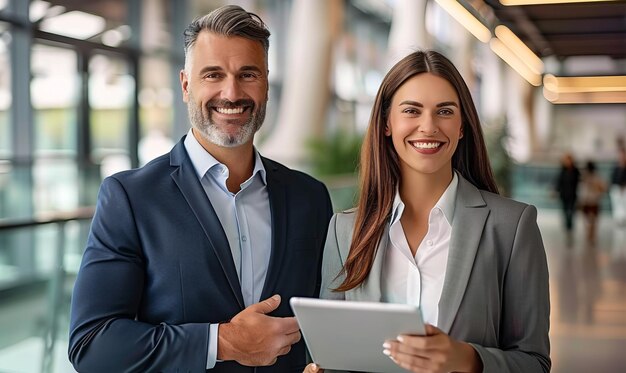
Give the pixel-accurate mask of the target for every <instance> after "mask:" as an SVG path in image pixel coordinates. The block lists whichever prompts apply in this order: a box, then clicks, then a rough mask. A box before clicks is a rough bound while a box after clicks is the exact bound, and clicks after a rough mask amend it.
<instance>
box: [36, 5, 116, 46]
mask: <svg viewBox="0 0 626 373" xmlns="http://www.w3.org/2000/svg"><path fill="white" fill-rule="evenodd" d="M105 25H106V21H105V20H104V18H102V17H100V16H96V15H93V14H89V13H85V12H80V11H77V10H73V11H71V12H67V13H63V14H60V15H58V16H55V17H51V18H46V19H44V20H43V21H42V22H41V27H40V28H41V30H42V31H46V32H50V33H53V34H60V35H64V36H69V37H71V38H75V39H81V40H85V39H89V38H90V37H92V36H94V35H96V34H99V33H101V32H102V31H103V30H104V27H105Z"/></svg>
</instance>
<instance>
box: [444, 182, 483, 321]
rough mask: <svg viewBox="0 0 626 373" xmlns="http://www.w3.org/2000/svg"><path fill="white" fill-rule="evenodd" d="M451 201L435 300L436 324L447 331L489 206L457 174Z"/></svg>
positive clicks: (474, 189) (469, 268)
mask: <svg viewBox="0 0 626 373" xmlns="http://www.w3.org/2000/svg"><path fill="white" fill-rule="evenodd" d="M458 188H459V189H458V193H457V198H456V202H455V205H456V207H455V212H454V221H453V223H452V237H451V238H450V249H449V252H448V266H447V269H446V275H445V280H444V283H443V290H442V292H441V299H440V300H439V319H438V322H437V324H438V327H439V328H440V329H441V330H443V331H444V332H445V333H449V332H450V328H451V327H452V324H453V322H454V319H455V317H456V314H457V312H458V309H459V306H460V305H461V300H462V299H463V295H464V294H465V289H466V287H467V283H468V281H469V276H470V273H471V272H472V267H473V265H474V258H475V257H476V252H477V251H478V245H479V243H480V238H481V236H482V231H483V228H484V225H485V221H486V220H487V216H488V215H489V209H488V208H487V206H486V203H485V201H484V199H483V198H482V196H481V194H480V192H479V191H478V189H476V187H474V186H473V185H472V184H470V183H469V182H468V181H467V180H465V179H464V178H463V177H461V176H460V175H459V186H458Z"/></svg>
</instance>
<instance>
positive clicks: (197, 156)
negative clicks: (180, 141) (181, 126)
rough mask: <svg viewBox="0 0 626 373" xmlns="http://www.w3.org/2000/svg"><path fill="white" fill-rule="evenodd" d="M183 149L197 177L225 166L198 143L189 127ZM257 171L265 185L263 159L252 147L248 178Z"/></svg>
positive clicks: (199, 177) (200, 177)
mask: <svg viewBox="0 0 626 373" xmlns="http://www.w3.org/2000/svg"><path fill="white" fill-rule="evenodd" d="M185 149H186V150H187V154H189V158H190V159H191V163H192V164H193V167H194V169H195V170H196V175H197V176H198V179H202V178H203V177H204V175H206V173H207V172H208V171H209V170H210V169H212V168H214V167H218V166H224V167H226V166H225V165H223V164H222V163H220V162H219V161H218V160H217V159H215V157H213V155H211V153H209V152H208V151H206V149H204V148H203V147H202V145H200V143H199V142H198V140H197V139H196V137H195V136H194V135H193V132H192V131H191V129H190V130H189V132H187V137H186V138H185ZM257 173H258V174H260V176H261V180H262V181H263V184H265V185H267V179H266V171H265V167H264V166H263V161H262V160H261V155H260V154H259V152H258V151H257V150H256V148H254V169H253V170H252V176H251V177H250V179H252V178H253V177H254V176H255V175H256V174H257Z"/></svg>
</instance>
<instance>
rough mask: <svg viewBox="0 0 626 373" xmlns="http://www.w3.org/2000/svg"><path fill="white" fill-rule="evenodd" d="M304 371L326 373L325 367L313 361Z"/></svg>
mask: <svg viewBox="0 0 626 373" xmlns="http://www.w3.org/2000/svg"><path fill="white" fill-rule="evenodd" d="M302 373H324V369H322V368H320V366H319V365H317V364H315V363H311V364H309V365H307V366H306V368H304V371H303V372H302Z"/></svg>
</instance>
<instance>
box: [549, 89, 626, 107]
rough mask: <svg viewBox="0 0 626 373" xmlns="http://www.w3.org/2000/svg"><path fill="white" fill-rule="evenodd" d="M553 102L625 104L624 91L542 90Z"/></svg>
mask: <svg viewBox="0 0 626 373" xmlns="http://www.w3.org/2000/svg"><path fill="white" fill-rule="evenodd" d="M544 97H545V98H546V99H547V100H548V101H550V102H551V103H553V104H626V92H579V93H553V92H546V91H545V90H544Z"/></svg>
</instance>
